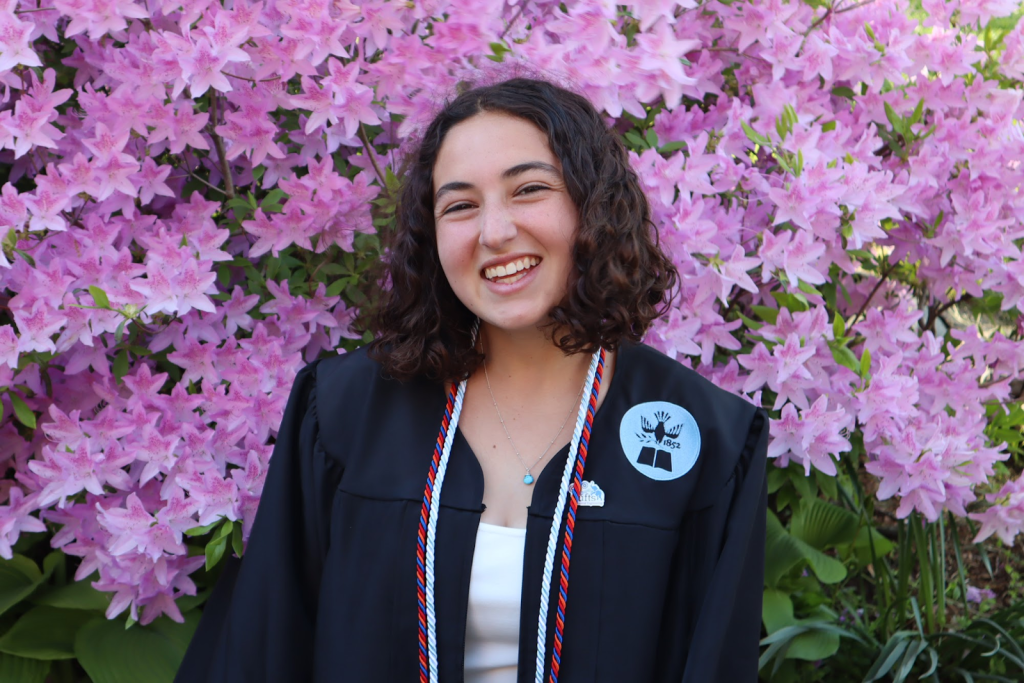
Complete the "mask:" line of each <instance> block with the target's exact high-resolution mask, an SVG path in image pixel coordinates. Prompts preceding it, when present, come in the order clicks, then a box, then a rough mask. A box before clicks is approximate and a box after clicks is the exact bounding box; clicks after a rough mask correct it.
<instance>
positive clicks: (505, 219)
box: [480, 205, 517, 251]
mask: <svg viewBox="0 0 1024 683" xmlns="http://www.w3.org/2000/svg"><path fill="white" fill-rule="evenodd" d="M516 232H517V231H516V224H515V221H514V220H513V219H512V216H511V214H510V213H509V211H508V209H506V208H505V207H503V206H493V205H492V206H491V207H485V208H484V210H483V211H481V212H480V244H481V245H482V246H485V247H487V248H488V249H493V250H495V251H497V250H499V249H501V247H502V246H504V245H505V243H506V242H508V241H509V240H511V239H512V238H514V237H515V236H516Z"/></svg>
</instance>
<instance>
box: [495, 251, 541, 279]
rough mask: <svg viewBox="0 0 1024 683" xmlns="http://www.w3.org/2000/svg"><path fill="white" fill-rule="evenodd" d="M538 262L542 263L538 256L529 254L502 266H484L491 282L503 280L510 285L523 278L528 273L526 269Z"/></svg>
mask: <svg viewBox="0 0 1024 683" xmlns="http://www.w3.org/2000/svg"><path fill="white" fill-rule="evenodd" d="M538 263H540V259H539V258H537V257H536V256H527V257H524V258H521V259H519V260H518V261H512V262H511V263H506V264H504V265H501V266H492V267H490V268H484V277H485V278H487V279H488V280H490V281H491V282H501V283H502V284H506V285H510V284H512V283H513V282H517V281H519V280H521V279H522V278H523V276H524V275H526V271H527V270H529V269H530V268H533V267H534V266H535V265H537V264H538Z"/></svg>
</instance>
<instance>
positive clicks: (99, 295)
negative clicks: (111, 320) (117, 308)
mask: <svg viewBox="0 0 1024 683" xmlns="http://www.w3.org/2000/svg"><path fill="white" fill-rule="evenodd" d="M89 294H92V300H93V302H94V303H95V304H96V305H97V306H99V307H100V308H110V299H108V298H107V293H106V292H104V291H103V290H102V289H100V288H99V287H97V286H96V285H89Z"/></svg>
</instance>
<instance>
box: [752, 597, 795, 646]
mask: <svg viewBox="0 0 1024 683" xmlns="http://www.w3.org/2000/svg"><path fill="white" fill-rule="evenodd" d="M761 619H762V621H764V628H765V630H766V631H767V632H768V634H769V635H771V634H772V633H775V632H776V631H778V630H779V629H780V628H785V627H786V626H792V625H793V624H795V623H797V620H796V618H795V617H794V616H793V601H792V599H790V597H789V594H788V593H786V592H784V591H780V590H777V589H775V588H767V589H765V591H764V597H763V600H762V602H761Z"/></svg>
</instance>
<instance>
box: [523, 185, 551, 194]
mask: <svg viewBox="0 0 1024 683" xmlns="http://www.w3.org/2000/svg"><path fill="white" fill-rule="evenodd" d="M546 189H548V188H547V187H546V186H544V185H527V186H526V187H524V188H523V189H521V190H519V194H533V193H534V192H538V191H540V190H546Z"/></svg>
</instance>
